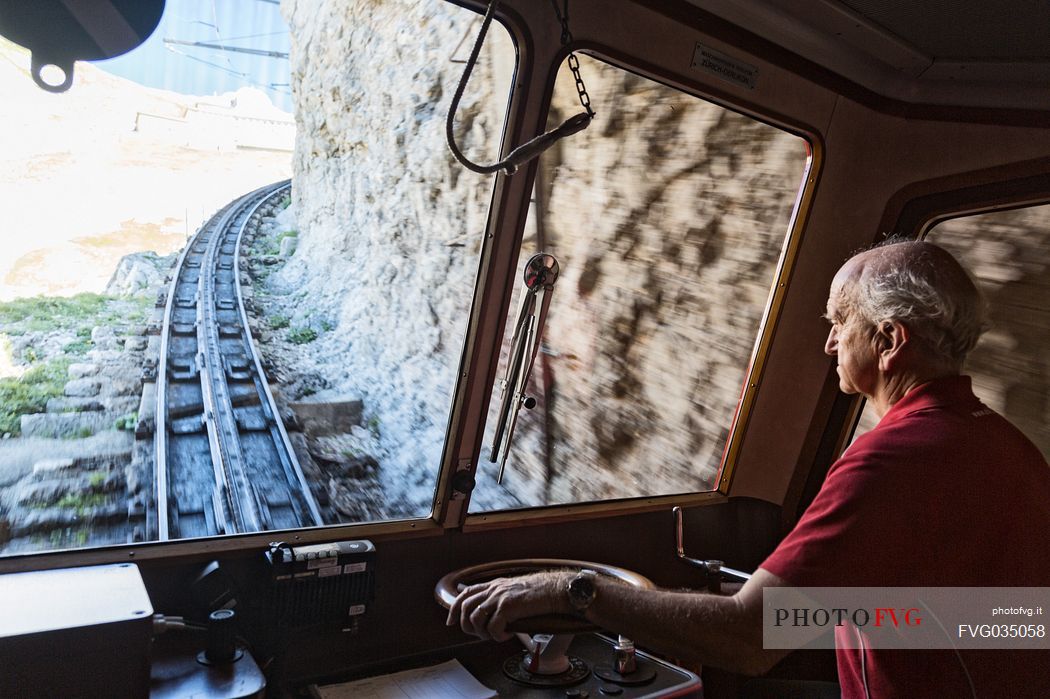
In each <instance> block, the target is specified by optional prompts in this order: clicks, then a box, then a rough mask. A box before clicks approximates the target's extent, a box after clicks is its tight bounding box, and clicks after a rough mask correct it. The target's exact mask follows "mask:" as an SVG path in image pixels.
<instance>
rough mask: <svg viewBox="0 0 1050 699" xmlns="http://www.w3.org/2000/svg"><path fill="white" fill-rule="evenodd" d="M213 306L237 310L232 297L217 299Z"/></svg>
mask: <svg viewBox="0 0 1050 699" xmlns="http://www.w3.org/2000/svg"><path fill="white" fill-rule="evenodd" d="M215 307H216V308H218V309H219V310H223V311H235V310H237V302H236V301H234V300H233V299H219V300H218V301H216V302H215Z"/></svg>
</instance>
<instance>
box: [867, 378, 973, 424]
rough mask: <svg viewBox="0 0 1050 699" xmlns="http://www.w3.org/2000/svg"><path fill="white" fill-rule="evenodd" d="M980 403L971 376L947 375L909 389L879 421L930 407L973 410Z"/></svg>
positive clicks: (895, 418) (885, 420) (896, 418)
mask: <svg viewBox="0 0 1050 699" xmlns="http://www.w3.org/2000/svg"><path fill="white" fill-rule="evenodd" d="M979 403H980V400H978V398H977V397H976V396H975V395H974V394H973V388H972V382H971V380H970V377H969V376H961V375H960V376H945V377H942V378H939V379H933V380H932V381H927V382H926V383H924V384H920V385H918V386H916V387H915V388H913V389H912V390H910V391H908V392H907V393H906V394H905V395H904V397H903V398H901V399H900V400H899V401H897V402H896V403H894V404H893V406H892V407H891V408H890V409H889V410H888V411H886V414H885V415H884V416H883V418H882V420H880V421H879V422H882V423H885V422H887V421H890V420H898V419H900V418H902V417H904V416H905V415H910V414H911V413H914V412H918V411H920V410H926V409H928V408H954V409H966V410H973V406H974V405H976V404H979Z"/></svg>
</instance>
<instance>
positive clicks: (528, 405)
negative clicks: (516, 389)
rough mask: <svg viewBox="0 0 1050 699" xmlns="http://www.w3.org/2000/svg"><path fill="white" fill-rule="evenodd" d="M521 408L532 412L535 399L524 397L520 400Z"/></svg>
mask: <svg viewBox="0 0 1050 699" xmlns="http://www.w3.org/2000/svg"><path fill="white" fill-rule="evenodd" d="M521 407H523V408H525V409H526V410H532V409H533V408H535V407H536V399H535V398H534V397H532V396H525V397H524V398H522V399H521Z"/></svg>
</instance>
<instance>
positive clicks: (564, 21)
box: [551, 0, 595, 119]
mask: <svg viewBox="0 0 1050 699" xmlns="http://www.w3.org/2000/svg"><path fill="white" fill-rule="evenodd" d="M551 6H552V7H553V8H554V14H555V15H557V16H558V21H559V22H560V23H561V45H562V46H568V45H569V44H571V43H572V32H571V31H570V30H569V0H563V2H562V6H563V9H558V0H551ZM569 70H570V71H572V77H573V79H574V80H575V81H576V92H577V93H579V95H580V104H581V105H583V108H584V109H586V110H587V116H589V117H591V118H592V119H593V118H594V116H595V114H594V110H593V109H591V97H590V95H588V94H587V86H586V85H584V84H583V76H582V75H580V59H578V58H577V57H576V54H575V53H570V54H569Z"/></svg>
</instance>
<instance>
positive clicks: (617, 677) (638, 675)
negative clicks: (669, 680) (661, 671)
mask: <svg viewBox="0 0 1050 699" xmlns="http://www.w3.org/2000/svg"><path fill="white" fill-rule="evenodd" d="M594 674H595V675H597V676H598V677H600V678H602V679H603V680H605V681H606V682H615V683H616V684H620V685H623V686H625V687H635V686H638V685H642V684H649V683H650V682H652V681H653V680H654V679H655V678H656V668H653V667H649V666H644V667H643V666H641V665H639V666H638V669H637V670H635V671H634V672H632V673H631V674H629V675H621V674H620V673H618V672H617V671H616V668H614V667H613V666H612V665H610V664H609V663H602V664H601V665H595V666H594Z"/></svg>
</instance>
